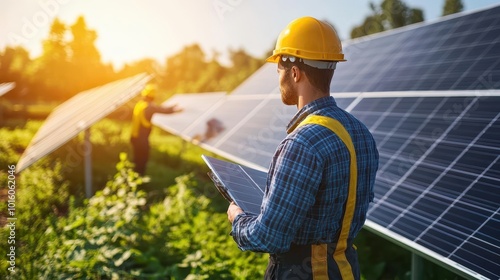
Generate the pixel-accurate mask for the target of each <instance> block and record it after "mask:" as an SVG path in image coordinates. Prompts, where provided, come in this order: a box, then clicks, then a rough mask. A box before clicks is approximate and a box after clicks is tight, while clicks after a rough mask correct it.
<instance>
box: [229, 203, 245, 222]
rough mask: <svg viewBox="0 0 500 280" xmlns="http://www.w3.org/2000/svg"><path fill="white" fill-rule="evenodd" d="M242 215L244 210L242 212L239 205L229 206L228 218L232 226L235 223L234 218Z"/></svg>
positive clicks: (232, 204)
mask: <svg viewBox="0 0 500 280" xmlns="http://www.w3.org/2000/svg"><path fill="white" fill-rule="evenodd" d="M241 213H243V210H241V208H240V207H239V206H238V205H236V204H234V202H231V204H229V207H228V208H227V218H228V219H229V221H230V222H231V224H232V223H233V221H234V218H236V216H238V215H239V214H241Z"/></svg>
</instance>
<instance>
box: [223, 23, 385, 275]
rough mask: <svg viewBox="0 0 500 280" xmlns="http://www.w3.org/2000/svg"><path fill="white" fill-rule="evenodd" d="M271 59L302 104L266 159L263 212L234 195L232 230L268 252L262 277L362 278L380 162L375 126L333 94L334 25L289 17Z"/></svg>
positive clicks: (247, 245) (285, 96)
mask: <svg viewBox="0 0 500 280" xmlns="http://www.w3.org/2000/svg"><path fill="white" fill-rule="evenodd" d="M267 61H268V62H273V63H277V65H278V67H277V68H278V69H277V71H278V74H279V87H280V91H281V100H282V102H283V103H284V104H285V105H294V106H296V107H297V109H298V111H297V113H296V114H295V116H294V117H293V118H292V119H291V120H290V123H289V125H288V126H287V132H288V135H287V136H286V137H285V139H283V140H282V142H281V143H280V144H279V146H278V147H277V149H276V152H275V154H274V156H273V158H272V162H271V165H270V167H269V172H268V177H267V186H266V188H265V193H264V199H263V201H262V205H261V212H260V214H259V215H254V214H250V213H245V212H244V211H243V210H242V209H241V208H240V207H238V206H237V205H236V204H234V203H231V204H230V205H229V208H228V210H227V214H228V219H229V221H230V222H231V223H232V231H231V235H232V236H233V239H234V240H235V241H236V243H237V244H238V247H239V248H240V249H242V250H251V251H256V252H267V253H270V258H269V264H268V267H267V270H266V272H265V279H360V269H359V264H358V258H357V253H356V247H355V246H354V244H353V240H354V238H355V237H356V235H357V234H358V232H359V231H360V229H361V227H362V226H363V224H364V222H365V219H366V213H367V210H368V205H369V203H370V202H371V201H372V200H373V197H374V191H373V186H374V182H375V174H376V171H377V168H378V158H379V155H378V151H377V147H376V144H375V141H374V139H373V137H372V134H371V133H370V131H369V130H368V129H367V127H366V126H365V125H364V124H363V123H361V122H360V121H359V120H358V119H356V118H355V117H354V116H353V115H351V114H350V113H348V112H346V111H345V110H343V109H341V108H339V107H338V106H337V103H336V101H335V99H334V97H333V96H330V83H331V80H332V77H333V74H334V70H335V67H336V65H337V62H341V61H345V59H344V54H343V53H342V45H341V43H340V40H339V38H338V36H337V33H336V32H335V30H334V29H333V28H332V27H331V26H330V25H329V24H327V23H325V22H323V21H320V20H317V19H315V18H312V17H302V18H299V19H296V20H294V21H292V22H291V23H290V24H289V25H288V26H287V27H286V28H285V29H284V30H283V31H282V32H281V33H280V36H279V37H278V40H277V42H276V48H275V50H274V51H273V55H272V56H271V57H269V58H268V59H267Z"/></svg>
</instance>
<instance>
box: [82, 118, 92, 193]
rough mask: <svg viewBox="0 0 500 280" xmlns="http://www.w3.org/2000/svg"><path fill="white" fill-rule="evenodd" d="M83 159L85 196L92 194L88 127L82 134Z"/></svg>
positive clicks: (90, 150)
mask: <svg viewBox="0 0 500 280" xmlns="http://www.w3.org/2000/svg"><path fill="white" fill-rule="evenodd" d="M83 145H84V149H83V150H84V153H85V154H84V161H85V196H86V197H87V198H90V197H91V196H92V142H90V128H87V129H86V130H85V136H84V143H83Z"/></svg>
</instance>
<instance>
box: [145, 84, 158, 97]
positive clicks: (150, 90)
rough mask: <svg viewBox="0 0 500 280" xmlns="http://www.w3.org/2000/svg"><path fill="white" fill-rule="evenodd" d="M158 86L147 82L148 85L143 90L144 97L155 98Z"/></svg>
mask: <svg viewBox="0 0 500 280" xmlns="http://www.w3.org/2000/svg"><path fill="white" fill-rule="evenodd" d="M156 91H157V87H156V85H154V84H147V85H146V87H144V89H143V90H142V91H141V95H142V96H143V97H149V98H153V99H154V98H155V97H156Z"/></svg>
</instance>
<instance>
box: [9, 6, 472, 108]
mask: <svg viewBox="0 0 500 280" xmlns="http://www.w3.org/2000/svg"><path fill="white" fill-rule="evenodd" d="M369 5H370V10H371V14H370V15H368V16H367V17H366V18H365V19H364V21H363V22H362V23H361V24H360V25H359V26H355V27H354V28H353V29H352V31H351V38H357V37H361V36H365V35H370V34H374V33H378V32H382V31H385V30H389V29H394V28H398V27H402V26H405V25H408V24H412V23H417V22H421V21H423V20H424V13H423V11H422V10H421V9H418V8H412V7H410V6H408V5H407V4H406V3H405V2H404V1H402V0H383V1H382V2H381V3H380V4H379V5H376V4H374V3H373V2H370V4H369ZM462 10H463V4H462V1H461V0H445V4H444V6H443V13H442V15H448V14H452V13H456V12H460V11H462ZM97 36H98V34H97V32H96V31H95V30H92V29H90V28H89V27H88V26H87V24H86V22H85V19H84V17H83V16H80V17H79V18H78V19H77V20H76V22H75V23H73V24H71V25H67V24H65V23H63V22H62V21H60V20H59V19H57V18H56V19H55V20H54V21H53V22H52V25H51V27H50V32H49V34H48V36H47V38H46V39H45V40H43V42H42V54H41V55H40V56H39V57H36V58H34V59H31V58H30V55H29V53H28V51H27V50H25V49H24V48H22V47H20V46H15V47H6V48H5V49H4V50H3V51H0V82H16V88H15V89H14V90H12V91H11V92H10V93H8V94H6V96H5V98H7V99H13V100H17V101H21V102H32V103H34V102H52V101H56V102H61V101H64V100H66V99H69V98H70V97H72V96H74V95H75V94H77V93H79V92H81V91H83V90H86V89H90V88H93V87H96V86H99V85H102V84H106V83H108V82H111V81H114V80H117V79H121V78H125V77H129V76H132V75H135V74H138V73H141V72H148V73H151V74H154V75H155V78H156V82H157V83H158V84H159V85H160V87H161V88H162V89H163V90H165V91H166V92H169V93H174V92H183V93H188V92H210V91H228V92H229V91H231V90H232V89H234V88H235V87H236V86H238V85H239V84H240V83H241V82H243V81H244V80H245V79H246V78H247V77H248V76H250V75H251V74H252V73H253V72H254V71H255V70H257V69H258V68H259V67H260V66H262V64H263V63H264V59H263V58H255V57H252V56H251V55H249V54H247V53H246V52H245V50H243V49H238V50H231V49H230V50H229V57H230V60H231V62H232V65H231V66H224V65H222V64H221V63H220V62H219V61H218V58H219V54H218V53H214V54H213V55H212V57H211V58H207V54H205V53H204V52H203V50H202V49H201V47H200V46H199V45H198V44H192V45H189V46H185V47H184V48H183V49H182V50H181V51H180V52H179V53H177V54H174V55H173V56H171V57H168V58H166V61H165V66H164V67H161V66H160V64H159V63H158V62H157V61H156V60H154V59H151V58H144V59H142V60H139V61H135V62H131V63H128V64H125V65H124V66H123V67H122V68H121V69H120V70H118V71H115V70H114V68H113V66H112V65H111V64H106V63H103V62H102V60H101V55H100V53H99V50H98V49H97V47H96V46H95V41H96V39H97Z"/></svg>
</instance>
